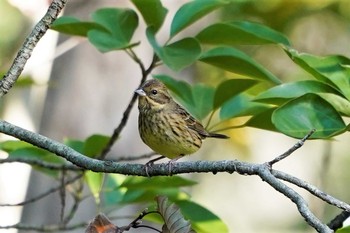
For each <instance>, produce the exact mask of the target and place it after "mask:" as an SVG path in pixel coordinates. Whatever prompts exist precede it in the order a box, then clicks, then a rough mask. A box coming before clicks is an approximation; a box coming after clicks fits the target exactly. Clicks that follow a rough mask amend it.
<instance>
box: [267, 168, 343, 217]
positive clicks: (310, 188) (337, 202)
mask: <svg viewBox="0 0 350 233" xmlns="http://www.w3.org/2000/svg"><path fill="white" fill-rule="evenodd" d="M272 174H273V175H274V176H275V177H276V178H277V179H281V180H284V181H287V182H289V183H291V184H294V185H296V186H298V187H300V188H303V189H305V190H307V191H308V192H310V193H311V194H312V195H314V196H316V197H318V198H320V199H321V200H323V201H325V202H327V203H328V204H330V205H334V206H336V207H338V208H339V209H343V210H345V211H348V212H349V213H350V205H349V204H347V203H345V202H343V201H340V200H338V199H336V198H334V197H332V196H331V195H329V194H327V193H325V192H323V191H321V190H319V189H318V188H317V187H315V186H314V185H312V184H309V183H307V182H306V181H304V180H301V179H299V178H297V177H295V176H292V175H289V174H287V173H285V172H281V171H277V170H273V171H272Z"/></svg>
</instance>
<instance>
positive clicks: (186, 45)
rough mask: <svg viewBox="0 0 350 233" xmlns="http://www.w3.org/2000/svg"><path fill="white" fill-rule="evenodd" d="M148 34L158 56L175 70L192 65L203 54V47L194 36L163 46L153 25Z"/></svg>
mask: <svg viewBox="0 0 350 233" xmlns="http://www.w3.org/2000/svg"><path fill="white" fill-rule="evenodd" d="M146 35H147V38H148V41H149V42H150V44H151V45H152V47H153V49H154V51H155V53H156V54H157V55H158V57H159V58H160V59H161V60H162V61H163V62H164V64H165V65H167V66H168V67H169V68H170V69H172V70H174V71H180V70H182V69H183V68H185V67H187V66H189V65H191V64H192V63H194V62H195V61H196V60H197V58H198V57H199V55H200V54H201V47H200V45H199V43H198V41H197V40H196V39H194V38H190V37H189V38H184V39H181V40H178V41H176V42H174V43H172V44H169V45H166V46H164V47H161V46H160V45H158V42H157V41H156V38H155V32H154V29H153V28H152V27H149V28H147V30H146Z"/></svg>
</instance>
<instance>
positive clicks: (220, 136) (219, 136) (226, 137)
mask: <svg viewBox="0 0 350 233" xmlns="http://www.w3.org/2000/svg"><path fill="white" fill-rule="evenodd" d="M208 137H211V138H221V139H228V138H230V137H229V136H226V135H224V134H219V133H209V135H208Z"/></svg>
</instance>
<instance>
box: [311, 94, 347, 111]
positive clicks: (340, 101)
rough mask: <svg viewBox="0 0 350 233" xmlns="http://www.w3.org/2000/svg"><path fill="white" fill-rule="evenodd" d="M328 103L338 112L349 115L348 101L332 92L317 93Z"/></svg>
mask: <svg viewBox="0 0 350 233" xmlns="http://www.w3.org/2000/svg"><path fill="white" fill-rule="evenodd" d="M317 95H319V96H321V97H322V98H323V99H325V100H326V101H327V102H328V103H330V104H331V105H332V106H333V107H334V108H335V109H336V110H337V111H338V112H339V113H341V114H343V115H345V116H350V101H349V100H347V99H345V98H343V97H341V96H339V95H335V94H332V93H318V94H317Z"/></svg>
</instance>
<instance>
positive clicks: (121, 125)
mask: <svg viewBox="0 0 350 233" xmlns="http://www.w3.org/2000/svg"><path fill="white" fill-rule="evenodd" d="M130 51H132V50H130ZM133 55H135V53H133ZM135 56H136V55H135ZM135 61H137V63H138V64H139V66H140V69H141V72H142V78H141V82H140V85H141V84H142V83H143V82H144V81H145V80H146V78H147V76H148V75H149V74H150V73H151V72H152V70H153V68H154V67H155V66H156V63H157V61H158V58H157V57H156V56H153V60H152V62H151V64H150V66H149V67H148V68H147V69H145V67H144V65H143V63H142V62H141V60H140V59H135ZM136 100H137V94H135V93H134V94H133V96H132V98H131V100H130V102H129V104H128V106H127V108H126V109H125V111H124V113H123V117H122V119H121V121H120V123H119V125H118V127H117V128H116V129H115V130H114V131H113V134H112V136H111V138H110V139H109V141H108V143H107V145H106V147H105V148H104V149H103V150H102V152H101V154H100V155H99V157H98V158H99V159H104V158H105V157H106V155H107V153H108V152H109V151H110V150H111V148H112V146H113V145H114V143H115V142H116V141H117V139H118V137H119V135H120V133H121V131H122V130H123V128H124V127H125V125H126V123H127V121H128V119H129V115H130V112H131V110H132V108H133V107H134V104H135V102H136Z"/></svg>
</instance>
